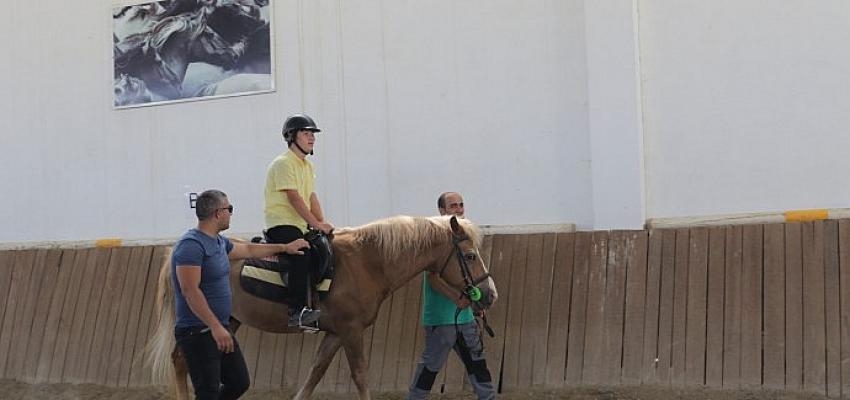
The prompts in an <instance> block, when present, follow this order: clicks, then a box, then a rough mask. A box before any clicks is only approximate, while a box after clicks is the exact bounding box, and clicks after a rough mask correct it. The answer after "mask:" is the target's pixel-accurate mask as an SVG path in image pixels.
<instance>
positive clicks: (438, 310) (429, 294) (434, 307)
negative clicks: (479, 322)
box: [422, 272, 475, 326]
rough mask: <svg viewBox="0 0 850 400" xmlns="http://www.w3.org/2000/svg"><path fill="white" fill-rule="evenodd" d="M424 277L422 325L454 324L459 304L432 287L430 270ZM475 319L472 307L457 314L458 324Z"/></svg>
mask: <svg viewBox="0 0 850 400" xmlns="http://www.w3.org/2000/svg"><path fill="white" fill-rule="evenodd" d="M422 278H423V279H422V281H423V282H422V325H425V326H435V325H454V324H455V312H457V305H456V304H455V303H454V302H453V301H451V299H449V298H448V297H446V296H443V295H442V294H441V293H440V292H438V291H436V290H434V288H432V287H431V283H430V282H428V272H425V274H424V275H423V276H422ZM474 320H475V317H473V315H472V308H471V307H466V308H465V309H463V311H461V312H460V315H458V316H457V323H458V324H467V323H470V322H472V321H474Z"/></svg>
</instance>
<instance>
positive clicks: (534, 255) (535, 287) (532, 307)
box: [515, 234, 554, 389]
mask: <svg viewBox="0 0 850 400" xmlns="http://www.w3.org/2000/svg"><path fill="white" fill-rule="evenodd" d="M526 237H527V238H528V249H527V251H526V263H525V282H524V289H523V292H524V293H525V295H524V297H525V299H524V302H523V305H522V313H521V319H520V320H519V321H518V322H519V323H520V336H519V354H518V365H519V369H518V371H517V385H516V386H515V388H522V389H527V388H530V387H531V386H532V380H533V376H534V373H535V372H537V373H540V374H541V378H542V375H543V369H542V368H540V369H537V370H535V363H536V362H537V360H535V356H538V355H539V354H538V347H543V351H542V357H543V362H542V365H540V367H543V368H545V366H546V355H545V354H546V349H545V346H546V340H545V338H543V336H542V335H541V333H545V332H546V330H548V327H546V321H545V319H546V317H548V316H549V309H548V307H546V308H545V312H546V313H545V314H544V313H543V311H544V304H543V299H542V296H541V294H542V292H541V291H542V289H543V288H542V287H541V284H542V281H543V280H544V279H551V273H552V260H551V258H552V257H554V253H553V252H552V250H554V246H551V244H550V246H549V247H550V249H549V251H550V252H549V254H547V255H544V254H543V253H544V252H545V251H547V250H546V243H545V235H543V234H532V235H526ZM544 260H545V261H544ZM547 261H548V262H547ZM546 292H547V295H548V292H549V289H548V288H547V289H546ZM541 339H542V343H541Z"/></svg>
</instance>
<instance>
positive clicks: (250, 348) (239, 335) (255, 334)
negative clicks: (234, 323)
mask: <svg viewBox="0 0 850 400" xmlns="http://www.w3.org/2000/svg"><path fill="white" fill-rule="evenodd" d="M260 335H262V332H260V330H259V329H256V328H254V327H252V326H242V327H240V328H239V330H238V331H237V332H236V340H237V341H238V342H239V347H240V348H241V349H242V355H243V357H244V358H245V364H246V365H247V366H248V373H249V374H250V376H251V378H252V379H253V377H254V376H255V375H256V374H257V360H259V358H260Z"/></svg>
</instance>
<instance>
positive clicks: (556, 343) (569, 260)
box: [545, 233, 575, 388]
mask: <svg viewBox="0 0 850 400" xmlns="http://www.w3.org/2000/svg"><path fill="white" fill-rule="evenodd" d="M555 241H556V249H555V261H554V267H553V271H552V299H551V302H550V304H551V307H550V308H549V335H548V338H547V348H548V349H549V357H548V358H547V359H546V381H545V384H546V387H549V388H560V387H563V386H564V379H565V376H566V369H567V339H568V337H569V322H570V310H571V308H572V305H571V304H570V299H571V298H572V280H573V256H574V250H575V234H574V233H559V234H557V236H556V237H555Z"/></svg>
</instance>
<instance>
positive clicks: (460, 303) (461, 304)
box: [455, 294, 472, 310]
mask: <svg viewBox="0 0 850 400" xmlns="http://www.w3.org/2000/svg"><path fill="white" fill-rule="evenodd" d="M455 304H457V308H460V309H461V310H463V309H466V307H469V306H471V305H472V302H471V301H469V297H466V296H464V295H462V294H461V295H460V297H459V298H458V299H457V301H455Z"/></svg>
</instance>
